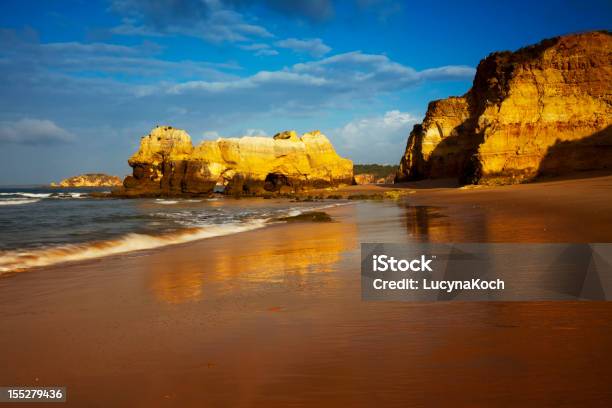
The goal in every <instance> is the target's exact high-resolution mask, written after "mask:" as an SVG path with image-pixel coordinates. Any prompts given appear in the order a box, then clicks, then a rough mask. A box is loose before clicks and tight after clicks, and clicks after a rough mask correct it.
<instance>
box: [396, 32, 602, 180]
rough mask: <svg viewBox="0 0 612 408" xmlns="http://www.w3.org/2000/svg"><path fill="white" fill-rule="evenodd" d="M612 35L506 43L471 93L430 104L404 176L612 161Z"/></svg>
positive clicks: (535, 171)
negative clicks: (511, 48) (510, 47)
mask: <svg viewBox="0 0 612 408" xmlns="http://www.w3.org/2000/svg"><path fill="white" fill-rule="evenodd" d="M611 122H612V35H611V34H610V33H609V32H590V33H582V34H574V35H567V36H562V37H556V38H553V39H549V40H544V41H542V42H540V43H539V44H536V45H533V46H529V47H526V48H522V49H520V50H518V51H516V52H507V51H506V52H496V53H493V54H491V55H489V56H488V57H487V58H485V59H484V60H482V61H481V62H480V64H479V65H478V69H477V72H476V77H475V78H474V83H473V86H472V89H470V90H469V91H468V92H467V93H466V94H465V95H464V96H462V97H451V98H447V99H443V100H439V101H434V102H431V103H430V104H429V107H428V109H427V114H426V115H425V119H424V121H423V123H422V124H420V125H416V126H415V127H414V129H413V131H412V132H411V134H410V137H409V139H408V144H407V147H406V153H405V155H404V157H403V158H402V160H401V163H400V168H399V170H398V173H397V175H396V181H405V180H415V179H423V178H440V177H458V178H459V180H460V181H461V182H463V183H479V184H506V183H516V182H522V181H526V180H530V179H532V178H534V177H536V176H538V175H558V174H563V173H567V172H572V171H579V170H596V169H606V168H607V169H609V168H612V130H611V128H610V124H611Z"/></svg>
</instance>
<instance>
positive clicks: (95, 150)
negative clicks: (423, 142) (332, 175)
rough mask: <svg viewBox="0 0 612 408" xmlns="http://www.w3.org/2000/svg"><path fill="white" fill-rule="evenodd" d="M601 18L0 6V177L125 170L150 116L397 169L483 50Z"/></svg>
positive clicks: (228, 6) (285, 7)
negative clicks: (417, 129)
mask: <svg viewBox="0 0 612 408" xmlns="http://www.w3.org/2000/svg"><path fill="white" fill-rule="evenodd" d="M611 21H612V2H610V1H514V2H491V1H487V2H475V1H463V2H457V1H445V0H439V1H437V2H434V3H432V2H424V1H420V2H408V1H395V0H345V1H333V0H311V1H302V0H293V1H284V0H252V1H249V0H159V1H143V0H107V1H95V0H72V1H45V0H40V1H27V0H19V1H11V0H3V1H2V4H1V5H0V96H1V97H0V184H5V185H6V184H23V183H47V182H50V181H53V180H59V179H61V178H64V177H68V176H71V175H74V174H78V173H82V172H108V173H111V174H117V175H125V174H127V173H128V172H129V167H128V166H127V158H128V157H129V156H130V155H131V154H132V153H133V152H134V151H136V149H137V147H138V143H139V140H140V136H142V135H145V134H147V133H148V132H149V130H150V129H151V128H152V127H154V126H155V125H157V124H168V125H172V126H174V127H179V128H183V129H185V130H187V131H188V132H189V134H190V135H191V137H192V139H193V141H194V143H197V142H199V141H200V140H204V139H216V138H217V137H219V136H242V135H247V134H265V135H273V134H274V133H276V132H278V131H281V130H285V129H296V130H297V131H298V132H305V131H309V130H313V129H320V130H322V131H323V132H324V133H325V134H327V135H328V137H329V138H330V139H331V140H332V142H333V143H334V145H335V147H336V150H337V151H338V152H339V153H340V154H341V155H343V156H345V157H349V158H351V159H352V160H354V161H355V162H357V163H367V162H377V163H397V162H398V161H399V158H400V157H401V155H402V152H403V149H404V147H405V144H406V138H407V136H408V133H409V131H410V129H411V128H412V126H413V125H414V124H415V123H417V122H419V121H420V120H421V119H422V116H423V114H424V113H425V110H426V108H427V103H428V102H429V101H430V100H433V99H440V98H444V97H447V96H449V95H460V94H463V93H465V92H466V91H467V90H468V89H469V87H470V85H471V80H472V77H473V74H474V70H475V67H476V66H477V64H478V61H479V60H480V59H482V58H484V57H485V56H486V55H487V54H489V53H491V52H493V51H496V50H507V49H509V50H513V49H517V48H519V47H522V46H524V45H528V44H532V43H535V42H538V41H539V40H541V39H543V38H547V37H552V36H555V35H560V34H565V33H571V32H576V31H585V30H593V29H610V28H611V27H610V22H611Z"/></svg>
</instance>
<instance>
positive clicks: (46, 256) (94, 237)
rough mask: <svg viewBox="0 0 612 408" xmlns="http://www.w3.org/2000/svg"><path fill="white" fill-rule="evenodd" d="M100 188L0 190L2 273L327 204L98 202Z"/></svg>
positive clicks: (249, 224)
mask: <svg viewBox="0 0 612 408" xmlns="http://www.w3.org/2000/svg"><path fill="white" fill-rule="evenodd" d="M92 191H104V189H74V188H73V189H55V188H54V189H50V188H33V187H11V188H0V273H2V272H7V271H11V270H14V269H21V268H27V267H32V266H43V265H48V264H51V263H55V262H58V261H61V260H62V259H66V260H78V259H84V258H92V257H97V256H103V255H109V254H114V253H119V252H127V251H131V250H138V249H148V248H154V247H159V246H164V245H168V244H172V243H179V242H186V241H190V240H194V239H200V238H207V237H212V236H220V235H227V234H232V233H237V232H242V231H246V230H251V229H256V228H260V227H263V226H264V225H266V223H267V222H268V221H270V220H272V219H274V218H277V217H281V216H286V215H297V214H299V213H300V212H302V211H304V210H307V209H313V208H321V207H325V206H326V205H329V204H324V203H291V202H288V201H286V200H285V201H280V200H262V199H258V200H246V199H244V200H234V199H223V198H201V199H139V200H119V199H99V198H91V197H89V196H88V193H90V192H92Z"/></svg>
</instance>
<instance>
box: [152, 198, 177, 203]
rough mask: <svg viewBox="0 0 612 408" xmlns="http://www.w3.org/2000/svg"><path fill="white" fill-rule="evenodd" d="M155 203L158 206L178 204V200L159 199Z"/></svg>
mask: <svg viewBox="0 0 612 408" xmlns="http://www.w3.org/2000/svg"><path fill="white" fill-rule="evenodd" d="M155 202H156V203H157V204H178V200H162V199H157V200H155Z"/></svg>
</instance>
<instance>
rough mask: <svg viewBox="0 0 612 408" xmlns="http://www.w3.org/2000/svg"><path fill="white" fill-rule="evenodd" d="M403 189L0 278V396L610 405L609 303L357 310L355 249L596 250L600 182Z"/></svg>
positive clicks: (610, 180)
mask: <svg viewBox="0 0 612 408" xmlns="http://www.w3.org/2000/svg"><path fill="white" fill-rule="evenodd" d="M372 188H378V187H366V189H372ZM404 188H406V189H414V190H415V193H411V194H408V195H406V196H405V198H404V199H402V200H400V201H398V202H393V201H384V202H355V203H352V204H350V205H347V206H343V207H338V208H334V209H331V210H329V211H328V213H329V214H330V215H331V216H332V217H333V218H334V219H335V220H336V222H333V223H303V224H298V223H295V224H293V223H292V224H286V225H275V226H270V227H267V228H264V229H260V230H255V231H249V232H244V233H240V234H236V235H232V236H225V237H219V238H213V239H206V240H201V241H195V242H191V243H187V244H181V245H175V246H170V247H165V248H160V249H156V250H151V251H141V252H135V253H130V254H125V255H121V256H113V257H107V258H101V259H97V260H90V261H84V262H79V263H73V264H63V265H57V266H54V267H46V268H40V269H36V270H32V271H30V272H23V273H18V274H15V275H12V276H8V277H3V278H1V279H0V321H1V322H2V324H1V325H0V350H1V352H0V384H2V385H36V384H40V385H66V386H67V387H68V406H76V407H83V406H87V407H108V406H126V407H138V406H142V407H154V406H181V407H189V406H237V407H251V406H266V407H271V406H272V407H273V406H279V407H286V406H339V405H346V406H351V407H352V406H363V407H366V406H367V407H370V406H374V405H376V406H440V405H441V404H446V405H448V404H452V405H456V406H491V405H496V406H517V405H518V406H523V405H534V406H555V407H558V406H576V405H578V406H585V405H586V406H610V404H611V403H612V389H611V388H610V386H609V384H610V383H611V381H612V365H611V364H610V363H612V357H611V356H610V350H611V345H612V325H610V321H612V304H610V303H605V302H540V303H534V302H531V303H530V302H525V303H419V304H417V303H393V302H380V303H374V302H362V301H361V298H360V279H359V277H360V275H359V274H360V272H359V244H360V243H361V242H411V241H421V240H431V241H435V242H612V228H611V227H612V211H611V210H612V177H598V178H591V179H582V180H564V181H554V182H547V183H542V184H530V185H522V186H510V187H496V188H478V189H456V188H455V189H449V188H441V187H431V186H427V188H426V187H423V186H421V188H419V186H415V185H409V186H404ZM7 406H8V405H7ZM16 406H21V407H23V406H24V405H23V404H19V405H16ZM36 406H40V405H36ZM43 406H44V405H43Z"/></svg>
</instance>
